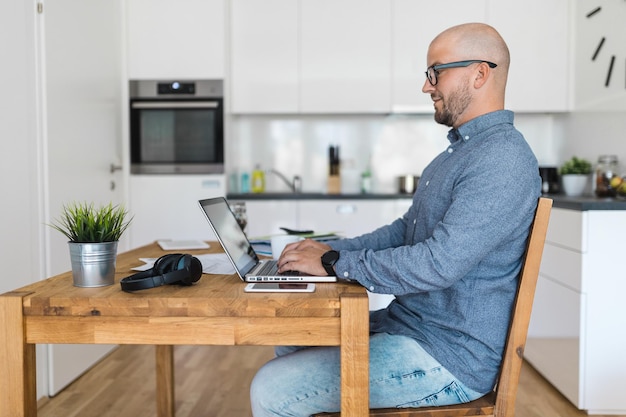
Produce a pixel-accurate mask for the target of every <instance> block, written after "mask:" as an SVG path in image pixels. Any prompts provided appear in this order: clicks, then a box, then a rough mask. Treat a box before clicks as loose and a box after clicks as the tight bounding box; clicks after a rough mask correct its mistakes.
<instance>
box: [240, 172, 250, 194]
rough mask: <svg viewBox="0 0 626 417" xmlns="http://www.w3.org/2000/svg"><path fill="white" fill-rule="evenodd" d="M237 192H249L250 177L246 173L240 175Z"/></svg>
mask: <svg viewBox="0 0 626 417" xmlns="http://www.w3.org/2000/svg"><path fill="white" fill-rule="evenodd" d="M239 191H240V192H241V193H242V194H246V193H249V192H250V175H249V174H248V173H247V172H243V173H242V174H241V187H239Z"/></svg>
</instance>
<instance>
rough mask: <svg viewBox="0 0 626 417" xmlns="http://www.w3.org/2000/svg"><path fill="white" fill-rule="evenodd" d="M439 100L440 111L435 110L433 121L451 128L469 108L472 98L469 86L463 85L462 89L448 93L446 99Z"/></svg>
mask: <svg viewBox="0 0 626 417" xmlns="http://www.w3.org/2000/svg"><path fill="white" fill-rule="evenodd" d="M439 98H441V110H438V109H437V108H435V121H436V122H437V123H439V124H442V125H444V126H448V127H453V126H454V125H455V122H456V121H457V120H458V118H459V116H460V115H461V114H463V112H465V110H466V109H467V108H468V107H469V105H470V103H471V101H472V96H471V94H470V90H469V86H468V85H467V84H463V86H462V87H460V88H459V89H457V90H456V91H454V92H452V93H450V95H449V96H448V97H447V98H444V97H443V96H439Z"/></svg>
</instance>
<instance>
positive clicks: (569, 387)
mask: <svg viewBox="0 0 626 417" xmlns="http://www.w3.org/2000/svg"><path fill="white" fill-rule="evenodd" d="M625 234H626V211H623V210H589V211H576V210H567V209H562V208H554V209H553V210H552V214H551V218H550V225H549V227H548V235H547V238H546V245H545V249H544V255H543V260H542V264H541V269H540V276H539V282H538V284H537V291H536V296H535V302H534V305H533V313H532V317H531V322H530V327H529V331H528V342H527V345H526V350H525V353H524V356H525V358H526V359H527V360H528V361H529V362H530V363H531V364H532V365H533V366H534V367H535V368H536V369H537V370H538V371H539V372H540V373H542V374H543V375H544V376H545V377H546V378H547V379H548V380H549V381H550V382H551V383H552V384H553V385H554V386H555V387H556V388H557V389H558V390H559V391H561V393H563V395H565V396H566V397H567V398H568V399H569V400H570V401H571V402H572V403H573V404H574V405H576V406H577V407H578V408H579V409H583V410H587V412H588V413H589V414H626V398H625V397H624V395H623V390H622V389H621V385H622V380H623V376H624V375H626V357H625V356H624V354H623V352H624V351H625V350H626V333H624V332H623V331H621V329H622V328H623V320H624V316H626V307H625V304H624V293H625V291H626V280H625V279H624V272H623V271H624V269H623V267H622V266H621V265H620V263H621V262H622V261H621V260H622V258H623V251H624V249H623V245H620V244H615V238H616V236H624V235H625Z"/></svg>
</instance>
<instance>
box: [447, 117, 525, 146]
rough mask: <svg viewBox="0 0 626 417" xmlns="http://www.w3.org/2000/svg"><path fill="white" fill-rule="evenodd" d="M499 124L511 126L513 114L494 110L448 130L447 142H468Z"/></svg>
mask: <svg viewBox="0 0 626 417" xmlns="http://www.w3.org/2000/svg"><path fill="white" fill-rule="evenodd" d="M501 123H510V124H513V112H512V111H510V110H496V111H494V112H491V113H487V114H483V115H482V116H478V117H476V118H474V119H472V120H470V121H469V122H466V123H464V124H462V125H461V126H459V128H458V129H450V130H449V131H448V140H449V141H450V143H454V142H456V141H458V140H469V139H471V138H472V137H474V136H476V135H478V134H479V133H481V132H484V131H485V130H487V129H488V128H490V127H492V126H495V125H497V124H501Z"/></svg>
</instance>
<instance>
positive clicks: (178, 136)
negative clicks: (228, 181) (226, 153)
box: [139, 109, 220, 163]
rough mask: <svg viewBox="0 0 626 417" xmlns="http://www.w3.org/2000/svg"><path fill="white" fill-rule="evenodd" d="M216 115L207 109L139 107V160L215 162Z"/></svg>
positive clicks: (152, 161) (156, 161)
mask: <svg viewBox="0 0 626 417" xmlns="http://www.w3.org/2000/svg"><path fill="white" fill-rule="evenodd" d="M216 117H217V114H216V112H215V111H214V110H209V109H176V110H171V109H143V110H141V112H140V122H139V123H140V132H141V137H140V140H141V146H140V148H141V160H142V162H143V163H161V162H163V163H172V162H177V163H194V162H198V163H206V162H219V161H220V158H219V157H218V155H217V152H218V149H217V143H218V142H217V141H218V139H217V138H216V137H215V135H216V129H215V126H216V124H217V123H218V121H217V120H216Z"/></svg>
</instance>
